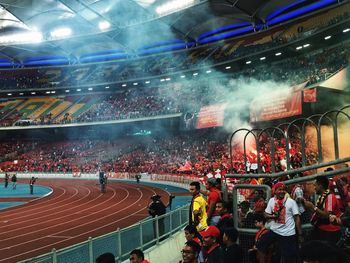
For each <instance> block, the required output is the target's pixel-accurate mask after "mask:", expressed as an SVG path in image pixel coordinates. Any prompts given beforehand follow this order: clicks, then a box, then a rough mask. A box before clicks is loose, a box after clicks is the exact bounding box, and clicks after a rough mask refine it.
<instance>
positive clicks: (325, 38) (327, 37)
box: [324, 36, 332, 40]
mask: <svg viewBox="0 0 350 263" xmlns="http://www.w3.org/2000/svg"><path fill="white" fill-rule="evenodd" d="M331 37H332V36H326V37H324V40H328V39H330V38H331Z"/></svg>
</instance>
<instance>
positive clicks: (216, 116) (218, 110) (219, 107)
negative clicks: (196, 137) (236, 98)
mask: <svg viewBox="0 0 350 263" xmlns="http://www.w3.org/2000/svg"><path fill="white" fill-rule="evenodd" d="M225 107H226V103H222V104H214V105H210V106H204V107H202V108H201V110H200V112H199V113H198V117H197V125H196V128H197V129H204V128H210V127H218V126H223V125H224V112H225Z"/></svg>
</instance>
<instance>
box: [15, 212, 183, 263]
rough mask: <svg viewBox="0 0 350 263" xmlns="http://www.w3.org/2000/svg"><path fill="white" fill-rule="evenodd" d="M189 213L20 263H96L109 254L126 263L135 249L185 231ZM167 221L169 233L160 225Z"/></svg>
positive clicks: (164, 217)
mask: <svg viewBox="0 0 350 263" xmlns="http://www.w3.org/2000/svg"><path fill="white" fill-rule="evenodd" d="M184 210H185V211H186V212H184ZM187 211H188V205H184V206H182V207H179V208H177V209H175V210H173V211H170V212H168V213H166V214H165V215H162V216H159V217H155V218H148V219H145V220H142V221H140V222H138V223H136V224H133V225H131V226H128V227H125V228H123V229H119V228H118V230H116V231H114V232H111V233H108V234H105V235H102V236H99V237H95V238H92V237H89V238H88V240H86V241H83V242H81V243H78V244H74V245H72V246H69V247H66V248H62V249H58V250H56V249H52V251H51V252H49V253H46V254H43V255H40V256H36V257H33V258H30V259H26V260H22V261H19V262H18V263H40V262H45V263H48V262H52V263H56V262H75V263H80V262H81V263H86V262H95V260H96V257H97V256H99V255H100V254H103V253H106V252H111V253H113V254H114V255H115V257H116V259H117V260H120V261H122V260H123V259H125V258H126V257H127V256H128V255H129V253H130V251H131V250H133V249H135V248H141V249H145V248H150V247H152V246H154V245H157V244H159V243H160V242H162V240H164V239H165V238H167V237H170V236H172V235H173V234H174V233H175V232H177V231H179V230H180V229H182V228H183V227H184V226H185V225H186V224H188V213H187ZM163 222H164V227H165V230H166V231H164V233H160V231H161V230H160V227H159V225H160V224H163ZM152 226H156V228H155V229H156V231H155V234H156V235H155V236H153V234H154V233H153V227H152ZM150 236H151V237H150ZM122 237H123V238H122ZM132 241H133V242H132ZM131 245H132V246H131ZM60 260H62V261H60Z"/></svg>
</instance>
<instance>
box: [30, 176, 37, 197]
mask: <svg viewBox="0 0 350 263" xmlns="http://www.w3.org/2000/svg"><path fill="white" fill-rule="evenodd" d="M36 179H37V178H35V177H34V176H32V178H30V180H29V189H30V194H31V195H32V194H34V184H35V182H36Z"/></svg>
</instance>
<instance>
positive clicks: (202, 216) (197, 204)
mask: <svg viewBox="0 0 350 263" xmlns="http://www.w3.org/2000/svg"><path fill="white" fill-rule="evenodd" d="M206 207H207V201H205V199H204V198H203V196H202V195H198V196H197V197H196V198H195V199H194V200H193V207H192V211H199V212H200V213H199V224H198V225H197V226H196V228H197V231H198V232H200V231H203V230H204V229H206V228H207V227H208V225H207V210H206ZM192 220H193V221H194V215H193V213H192Z"/></svg>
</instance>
